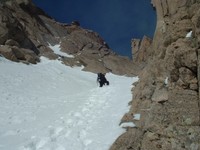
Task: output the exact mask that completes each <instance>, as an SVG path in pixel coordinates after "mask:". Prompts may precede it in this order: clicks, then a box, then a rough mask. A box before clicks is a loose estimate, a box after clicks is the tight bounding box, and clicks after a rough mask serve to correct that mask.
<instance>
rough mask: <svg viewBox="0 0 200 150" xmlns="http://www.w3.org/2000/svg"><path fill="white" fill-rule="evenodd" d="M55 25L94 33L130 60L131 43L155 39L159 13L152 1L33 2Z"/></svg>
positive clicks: (75, 0) (69, 0) (71, 0)
mask: <svg viewBox="0 0 200 150" xmlns="http://www.w3.org/2000/svg"><path fill="white" fill-rule="evenodd" d="M32 1H33V3H34V4H36V5H37V6H38V7H40V8H42V9H43V10H44V11H45V12H46V13H47V14H48V15H50V16H51V17H53V18H54V19H55V20H56V21H59V22H63V23H71V22H72V21H74V20H77V21H79V22H80V24H81V26H82V27H83V28H86V29H90V30H93V31H95V32H97V33H99V34H100V36H101V37H102V38H103V39H104V40H105V41H106V42H107V43H108V45H109V46H110V48H111V49H112V50H113V51H115V52H117V53H118V54H120V55H124V56H129V57H131V39H132V38H140V39H141V38H142V37H143V36H144V35H147V36H149V37H151V38H152V37H153V34H154V30H155V26H156V12H155V10H154V9H153V7H152V5H151V0H59V1H56V0H48V1H44V0H32Z"/></svg>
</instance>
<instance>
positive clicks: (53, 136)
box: [0, 57, 137, 150]
mask: <svg viewBox="0 0 200 150" xmlns="http://www.w3.org/2000/svg"><path fill="white" fill-rule="evenodd" d="M41 60H42V61H41V63H39V64H37V65H25V64H21V63H15V62H11V61H8V60H6V59H4V58H2V57H0V68H1V71H0V72H1V73H0V85H1V87H0V93H1V98H0V103H1V105H0V110H1V111H0V126H1V128H0V150H1V149H2V150H108V149H109V147H110V146H111V144H112V143H113V142H114V140H115V139H116V138H117V137H118V136H119V135H120V134H122V133H123V132H124V129H123V128H121V127H120V126H119V122H120V119H121V117H122V116H123V115H124V113H125V112H127V111H128V109H129V107H128V102H129V101H130V100H131V98H132V95H131V84H132V83H133V82H135V81H137V78H130V77H124V76H116V75H113V74H107V75H106V77H107V79H108V80H109V81H110V83H111V85H110V86H104V87H103V88H100V87H98V86H97V83H96V74H93V73H89V72H83V71H81V68H76V67H75V68H70V67H67V66H65V65H63V64H61V62H60V61H58V60H54V61H52V60H48V59H46V58H44V57H42V58H41Z"/></svg>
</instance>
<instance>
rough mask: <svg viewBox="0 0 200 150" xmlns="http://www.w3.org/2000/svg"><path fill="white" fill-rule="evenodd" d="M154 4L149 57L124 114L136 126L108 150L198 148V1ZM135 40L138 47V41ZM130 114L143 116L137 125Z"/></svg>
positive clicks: (154, 1) (156, 1)
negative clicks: (153, 26) (154, 16)
mask: <svg viewBox="0 0 200 150" xmlns="http://www.w3.org/2000/svg"><path fill="white" fill-rule="evenodd" d="M152 4H153V6H154V7H155V8H156V12H157V27H156V31H155V35H154V38H153V42H152V44H151V46H150V48H148V49H147V51H146V52H147V54H142V56H147V58H146V57H145V58H146V60H145V61H146V66H145V68H144V69H143V70H142V71H141V73H140V75H139V78H140V81H139V82H138V83H137V85H136V87H135V88H134V89H133V100H132V101H131V103H130V104H131V109H130V111H129V113H128V114H126V116H129V117H126V121H130V122H134V123H135V124H136V128H128V129H127V132H126V133H124V134H123V135H121V136H120V137H119V138H118V139H117V140H116V141H115V143H114V144H113V145H112V147H111V148H110V150H199V149H200V97H199V92H200V91H199V89H200V87H199V85H200V83H199V81H200V9H199V8H200V1H199V0H173V1H172V0H162V1H161V0H152ZM133 42H135V43H136V44H135V46H136V50H138V49H140V47H139V48H138V44H137V43H138V42H139V41H138V40H134V41H133ZM146 52H145V53H146ZM139 58H144V57H138V59H139ZM138 59H136V61H137V60H138ZM134 114H140V115H141V118H140V120H139V121H135V120H134V119H133V115H134ZM130 116H131V117H130ZM124 118H125V117H124ZM123 121H124V120H123Z"/></svg>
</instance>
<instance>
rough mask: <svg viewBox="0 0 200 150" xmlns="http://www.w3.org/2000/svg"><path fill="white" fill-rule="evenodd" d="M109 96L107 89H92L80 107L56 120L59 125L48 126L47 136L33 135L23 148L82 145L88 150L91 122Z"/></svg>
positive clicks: (46, 149)
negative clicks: (38, 136)
mask: <svg viewBox="0 0 200 150" xmlns="http://www.w3.org/2000/svg"><path fill="white" fill-rule="evenodd" d="M95 93H96V94H95ZM110 96H111V91H109V90H102V91H99V90H98V89H93V90H92V91H91V96H90V97H89V98H88V100H87V101H86V103H85V104H84V105H83V106H82V107H79V109H78V110H76V111H71V112H70V113H69V114H67V115H66V116H65V117H62V116H61V117H60V118H59V119H58V120H57V121H56V122H57V123H59V126H60V127H59V126H56V127H53V126H49V127H48V132H49V133H48V134H47V137H42V138H37V137H34V136H33V137H32V139H31V142H30V143H28V144H27V145H26V146H24V149H23V150H52V149H53V150H70V148H73V147H80V148H82V147H84V148H85V149H84V150H88V149H87V146H88V145H89V144H91V143H92V142H93V140H92V139H90V138H89V137H88V136H89V134H90V130H91V129H92V124H93V123H94V122H95V120H96V119H97V117H99V116H100V115H101V112H102V111H103V110H104V109H105V108H106V107H107V105H108V102H109V99H110ZM102 97H103V98H102ZM65 141H71V144H70V145H65ZM74 141H76V142H74ZM67 143H69V142H67Z"/></svg>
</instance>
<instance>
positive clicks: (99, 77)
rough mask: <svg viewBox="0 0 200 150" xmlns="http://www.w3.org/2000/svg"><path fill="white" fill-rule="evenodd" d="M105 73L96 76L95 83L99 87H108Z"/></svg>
mask: <svg viewBox="0 0 200 150" xmlns="http://www.w3.org/2000/svg"><path fill="white" fill-rule="evenodd" d="M105 75H106V74H105V73H104V74H103V73H98V74H97V81H98V82H99V87H102V86H103V85H105V84H106V85H109V81H108V80H107V79H106V77H105Z"/></svg>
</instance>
